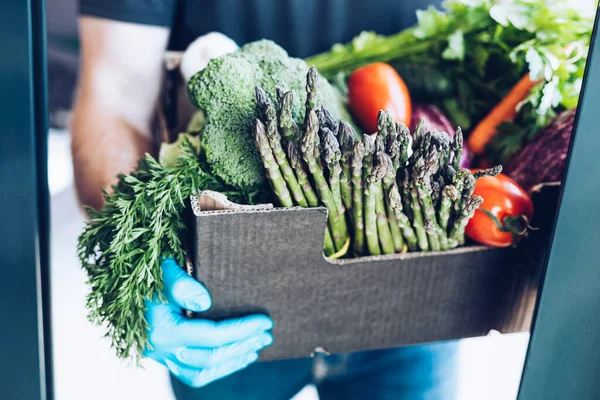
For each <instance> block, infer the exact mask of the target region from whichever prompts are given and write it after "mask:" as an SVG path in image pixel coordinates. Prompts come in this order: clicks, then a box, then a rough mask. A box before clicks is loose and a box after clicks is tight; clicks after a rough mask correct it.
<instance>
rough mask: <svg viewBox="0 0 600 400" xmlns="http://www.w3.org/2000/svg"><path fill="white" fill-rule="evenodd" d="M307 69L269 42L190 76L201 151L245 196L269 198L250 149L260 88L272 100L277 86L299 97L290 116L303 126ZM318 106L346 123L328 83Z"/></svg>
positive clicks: (323, 84)
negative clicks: (198, 114)
mask: <svg viewBox="0 0 600 400" xmlns="http://www.w3.org/2000/svg"><path fill="white" fill-rule="evenodd" d="M307 69H308V66H307V65H306V64H305V63H304V61H302V60H300V59H296V58H290V57H289V56H288V55H287V53H286V52H285V50H283V49H282V48H281V47H279V46H278V45H276V44H275V43H273V42H271V41H268V40H261V41H258V42H253V43H249V44H247V45H245V46H243V47H242V48H241V49H239V50H237V51H235V52H233V53H231V54H227V55H224V56H222V57H219V58H215V59H212V60H211V61H210V62H209V63H208V66H207V67H206V68H204V69H203V70H201V71H200V72H198V73H197V74H195V75H194V76H192V78H191V79H190V82H189V84H188V91H189V95H190V100H191V101H192V103H193V104H194V105H195V106H197V107H198V108H200V109H201V110H202V111H203V113H204V125H203V128H202V132H201V136H202V148H203V151H204V153H205V156H206V160H207V161H208V163H209V165H210V168H211V171H212V173H214V174H215V175H216V176H218V177H219V178H221V179H222V180H223V181H224V182H225V183H227V184H228V185H231V186H233V187H235V188H237V189H239V190H240V191H242V192H243V193H245V194H246V195H247V196H250V195H252V194H255V193H257V192H259V193H260V192H262V193H268V191H267V190H265V189H267V188H268V185H267V181H266V179H265V174H264V171H263V168H262V161H261V160H260V156H259V154H258V151H257V150H256V147H255V146H254V144H253V143H252V142H253V139H252V134H251V132H252V118H253V116H254V112H255V108H256V104H255V103H256V98H255V92H254V90H255V87H256V86H261V87H265V88H268V90H269V91H270V92H269V95H270V96H272V97H274V96H275V86H276V85H277V84H280V85H282V86H284V87H286V88H289V89H294V91H295V92H296V93H297V96H296V97H295V98H294V99H293V100H292V106H291V108H292V116H293V118H294V119H296V120H302V119H303V117H304V102H305V101H306V98H305V93H304V91H303V90H302V89H303V85H304V83H303V79H304V78H303V77H304V74H305V73H306V70H307ZM318 101H319V102H320V103H322V104H325V105H327V107H328V109H329V110H330V111H331V113H332V115H334V116H335V117H338V118H339V117H345V109H344V106H343V103H342V101H341V99H340V98H339V95H338V94H337V92H336V91H335V89H334V88H333V87H332V86H331V85H329V83H328V82H327V81H326V80H324V79H322V80H321V81H320V82H319V98H318Z"/></svg>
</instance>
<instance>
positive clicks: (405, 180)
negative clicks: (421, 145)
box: [401, 169, 414, 220]
mask: <svg viewBox="0 0 600 400" xmlns="http://www.w3.org/2000/svg"><path fill="white" fill-rule="evenodd" d="M401 191H402V202H403V205H404V213H405V214H406V215H407V216H408V218H409V219H411V220H412V219H414V215H413V212H412V196H411V188H410V178H409V173H408V169H404V170H403V171H402V187H401Z"/></svg>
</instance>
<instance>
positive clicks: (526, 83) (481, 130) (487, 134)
mask: <svg viewBox="0 0 600 400" xmlns="http://www.w3.org/2000/svg"><path fill="white" fill-rule="evenodd" d="M539 83H540V80H536V81H532V80H531V78H530V74H529V73H527V74H525V76H523V77H522V78H521V79H520V80H519V82H517V84H516V85H515V86H514V87H513V88H512V89H511V91H510V92H508V94H507V95H506V96H505V97H504V98H503V99H502V101H500V103H498V104H497V105H496V106H495V107H494V108H493V109H492V110H491V111H490V112H489V114H488V115H486V116H485V118H484V119H482V120H481V121H480V122H479V123H478V124H477V126H476V127H475V129H473V131H472V132H471V134H470V135H469V140H468V145H469V149H471V151H473V153H475V154H481V153H483V151H484V150H485V147H486V146H487V145H488V144H489V143H490V141H491V140H492V138H493V137H494V135H496V134H497V133H498V131H497V129H498V127H499V126H500V124H501V123H503V122H513V121H514V120H515V118H516V116H517V108H518V106H519V104H521V103H522V102H523V101H525V99H527V97H528V96H529V94H530V92H531V90H532V89H533V88H534V87H535V86H536V85H537V84H539Z"/></svg>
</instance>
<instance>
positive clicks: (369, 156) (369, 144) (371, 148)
mask: <svg viewBox="0 0 600 400" xmlns="http://www.w3.org/2000/svg"><path fill="white" fill-rule="evenodd" d="M363 146H364V148H365V156H364V158H363V166H364V167H363V181H366V180H367V177H368V176H369V175H370V173H371V168H372V167H373V154H374V153H375V135H364V136H363Z"/></svg>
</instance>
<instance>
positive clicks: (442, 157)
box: [431, 132, 452, 172]
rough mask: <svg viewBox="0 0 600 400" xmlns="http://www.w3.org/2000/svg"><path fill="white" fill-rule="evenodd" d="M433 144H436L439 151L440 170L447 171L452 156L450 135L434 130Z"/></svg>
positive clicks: (432, 134)
mask: <svg viewBox="0 0 600 400" xmlns="http://www.w3.org/2000/svg"><path fill="white" fill-rule="evenodd" d="M431 146H435V148H436V149H437V151H438V153H439V159H438V164H439V165H438V170H440V171H445V169H446V166H447V165H448V163H449V162H450V158H451V156H452V150H451V143H450V137H449V136H448V134H447V133H446V132H432V133H431ZM436 172H437V171H436Z"/></svg>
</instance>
